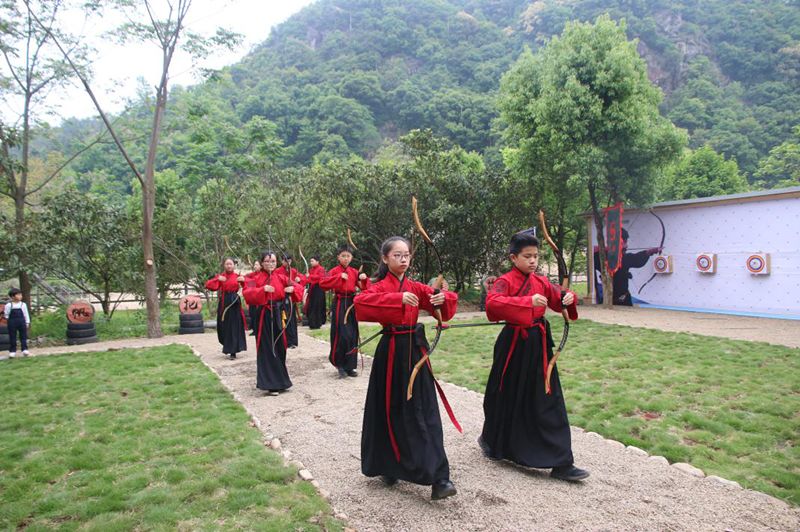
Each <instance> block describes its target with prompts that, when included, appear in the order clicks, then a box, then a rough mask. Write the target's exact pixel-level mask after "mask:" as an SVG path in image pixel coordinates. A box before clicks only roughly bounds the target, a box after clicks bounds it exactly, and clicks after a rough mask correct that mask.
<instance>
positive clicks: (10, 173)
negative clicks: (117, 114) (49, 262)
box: [0, 0, 96, 306]
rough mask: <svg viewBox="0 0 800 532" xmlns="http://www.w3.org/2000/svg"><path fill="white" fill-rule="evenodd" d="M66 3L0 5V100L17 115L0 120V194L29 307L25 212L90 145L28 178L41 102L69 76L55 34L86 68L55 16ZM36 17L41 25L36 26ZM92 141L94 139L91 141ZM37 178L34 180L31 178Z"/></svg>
mask: <svg viewBox="0 0 800 532" xmlns="http://www.w3.org/2000/svg"><path fill="white" fill-rule="evenodd" d="M65 4H66V2H65V1H64V0H40V1H38V2H32V1H26V2H25V3H24V7H23V8H22V9H19V7H18V6H17V3H16V2H13V1H3V2H0V19H2V20H3V22H2V23H0V52H2V54H3V58H4V60H5V61H4V63H5V65H4V67H5V68H3V69H2V70H0V96H2V98H3V99H4V100H5V101H6V102H7V103H9V105H10V106H11V107H12V108H13V109H15V111H17V112H19V118H18V120H17V124H19V125H18V126H8V125H5V124H3V123H2V122H1V121H0V194H2V195H4V196H7V197H8V198H10V199H11V200H12V201H13V203H14V221H13V223H12V227H13V228H12V230H11V231H10V232H9V235H13V238H11V239H10V240H9V244H10V245H11V248H12V250H13V253H12V254H11V257H9V258H10V259H11V261H10V262H11V265H12V267H13V269H14V271H16V273H17V275H18V277H19V285H20V290H22V295H23V299H24V300H25V302H26V303H27V304H28V306H30V297H31V281H30V277H29V274H30V270H29V268H30V262H31V257H30V256H29V255H28V253H27V252H26V250H27V249H28V246H27V245H26V239H27V238H28V234H29V227H28V223H27V220H26V209H27V207H28V206H29V205H30V204H31V199H32V196H33V195H34V194H36V193H38V192H39V191H41V190H42V189H43V188H45V187H46V186H47V185H48V184H49V183H50V182H51V181H52V180H53V179H55V178H56V177H57V176H58V175H59V174H60V173H61V170H63V169H64V167H65V166H67V164H69V162H71V161H72V160H73V159H74V158H75V157H77V156H78V155H79V154H80V153H83V152H84V151H86V149H88V148H89V146H91V145H92V144H94V143H91V144H90V145H89V146H86V147H84V148H83V149H80V150H78V152H77V153H75V154H74V155H73V156H71V157H69V158H67V159H66V160H65V161H62V162H61V164H58V165H56V166H55V167H54V168H50V169H48V172H46V173H44V174H43V175H41V176H34V175H32V174H31V166H30V162H31V141H32V138H33V135H34V133H33V131H34V128H35V126H36V124H37V123H38V120H39V119H40V113H41V114H44V112H47V111H49V110H50V109H49V108H48V107H47V106H46V105H45V104H44V98H45V97H46V95H47V94H48V93H49V92H50V91H52V90H54V89H57V88H58V87H62V86H64V85H65V84H66V83H68V82H69V80H70V78H71V76H72V73H71V72H70V70H69V67H68V65H67V63H66V62H65V61H63V60H60V59H59V58H58V56H56V55H54V54H57V53H58V52H57V50H55V48H54V46H53V44H54V43H53V36H54V35H58V38H59V39H60V40H61V41H62V42H63V43H64V44H65V45H66V46H68V47H70V51H71V53H72V55H73V57H74V59H75V64H76V68H78V69H80V70H83V69H84V68H85V64H86V53H87V50H86V48H85V47H82V46H79V45H78V44H77V43H76V42H75V40H74V39H73V38H72V37H71V36H69V35H67V34H65V33H64V32H62V31H60V30H59V29H58V27H59V26H62V25H63V24H62V23H60V22H59V19H58V16H59V15H60V12H61V11H62V10H63V9H64V8H65V7H66V6H65ZM36 12H38V13H39V17H38V18H39V19H40V20H41V21H42V25H39V24H37V23H36V22H35V20H36V18H37V16H36V14H35V13H36ZM95 142H96V141H95ZM36 177H38V181H34V178H36Z"/></svg>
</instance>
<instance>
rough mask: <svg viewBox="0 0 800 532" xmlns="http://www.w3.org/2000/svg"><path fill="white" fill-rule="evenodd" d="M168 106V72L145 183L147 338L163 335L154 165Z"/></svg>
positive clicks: (158, 102)
mask: <svg viewBox="0 0 800 532" xmlns="http://www.w3.org/2000/svg"><path fill="white" fill-rule="evenodd" d="M166 106H167V85H166V75H164V76H162V80H161V85H160V86H159V89H158V95H157V98H156V109H155V112H154V114H153V131H152V135H151V136H150V146H149V148H148V150H147V164H146V166H145V169H144V182H143V183H142V250H143V255H144V257H143V258H144V298H145V303H146V306H147V337H148V338H161V337H162V336H164V334H163V333H162V332H161V308H160V303H159V298H158V278H157V273H156V261H155V255H154V253H153V215H154V212H155V207H156V184H155V165H156V151H157V150H158V139H159V135H160V133H161V121H162V119H163V117H164V109H165V108H166Z"/></svg>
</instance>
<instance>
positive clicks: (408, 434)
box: [355, 273, 461, 484]
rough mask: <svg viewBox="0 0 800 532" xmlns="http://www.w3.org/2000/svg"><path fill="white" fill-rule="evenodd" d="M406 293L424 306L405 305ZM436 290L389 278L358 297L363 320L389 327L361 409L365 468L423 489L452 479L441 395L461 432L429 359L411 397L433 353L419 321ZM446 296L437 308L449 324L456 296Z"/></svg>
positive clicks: (430, 306)
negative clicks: (424, 359) (423, 360)
mask: <svg viewBox="0 0 800 532" xmlns="http://www.w3.org/2000/svg"><path fill="white" fill-rule="evenodd" d="M403 292H413V293H414V294H415V295H416V296H417V297H418V298H419V306H412V305H406V304H404V303H403ZM433 293H434V290H433V288H431V287H430V286H428V285H425V284H422V283H418V282H416V281H413V280H411V279H405V278H404V279H402V280H400V279H398V278H397V277H395V276H394V275H392V274H391V273H390V274H388V275H387V276H386V277H385V278H383V279H381V280H380V281H378V282H376V283H375V284H373V285H372V286H370V287H369V289H367V290H366V291H364V292H362V293H361V294H359V295H358V296H356V298H355V305H356V314H357V315H358V318H359V319H360V320H365V321H377V322H380V323H381V324H382V325H383V327H384V329H383V331H382V332H383V338H382V339H381V341H380V343H379V344H378V347H377V348H376V351H375V356H374V358H373V362H372V372H371V374H370V379H369V388H368V390H367V400H366V404H365V405H364V423H363V432H362V435H361V471H362V473H364V474H365V475H367V476H377V475H387V476H390V477H393V478H398V479H401V480H407V481H409V482H415V483H418V484H433V483H435V482H437V481H441V480H447V479H448V478H449V475H450V469H449V464H448V461H447V455H446V454H445V451H444V439H443V433H442V421H441V418H440V417H439V405H438V402H437V400H436V393H437V391H438V393H439V397H441V399H442V403H443V404H444V407H445V410H446V411H447V413H448V415H449V416H450V419H451V421H452V422H453V424H454V425H455V426H456V428H457V429H458V430H459V431H460V430H461V427H460V426H459V425H458V422H457V421H456V419H455V416H454V415H453V412H452V409H451V408H450V405H449V404H448V402H447V399H446V397H445V396H444V392H443V391H442V389H441V387H440V386H439V384H438V383H437V382H436V379H435V378H434V377H433V372H432V369H431V365H430V360H428V363H427V364H426V365H424V366H423V367H422V369H421V370H420V372H419V374H418V375H417V378H416V380H415V381H414V388H413V397H412V399H411V400H410V401H409V400H407V398H406V393H407V389H408V384H409V380H410V377H411V371H412V369H413V368H414V366H415V364H416V363H417V362H418V361H419V360H420V359H421V358H422V357H423V356H424V355H425V353H427V350H428V345H427V340H426V339H425V337H424V334H423V333H424V329H423V328H422V326H421V325H417V319H418V317H419V312H420V310H425V311H427V312H429V313H431V314H433V312H434V308H433V306H432V305H431V303H430V296H431V295H432V294H433ZM444 294H445V301H444V304H443V305H442V307H441V309H440V310H441V313H442V319H443V320H445V321H446V320H449V319H450V318H452V317H453V314H455V311H456V306H457V304H458V295H457V294H456V293H454V292H444Z"/></svg>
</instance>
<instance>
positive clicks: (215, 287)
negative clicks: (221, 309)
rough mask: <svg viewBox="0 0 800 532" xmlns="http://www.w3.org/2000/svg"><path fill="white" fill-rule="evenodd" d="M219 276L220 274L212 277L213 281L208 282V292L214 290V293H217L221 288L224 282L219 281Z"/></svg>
mask: <svg viewBox="0 0 800 532" xmlns="http://www.w3.org/2000/svg"><path fill="white" fill-rule="evenodd" d="M218 276H219V274H217V275H215V276H214V277H212V278H211V279H209V280H208V281H206V290H213V291H215V292H216V291H217V290H219V289H220V286H221V285H222V281H220V280H219V279H217V277H218Z"/></svg>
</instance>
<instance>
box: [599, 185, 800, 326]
mask: <svg viewBox="0 0 800 532" xmlns="http://www.w3.org/2000/svg"><path fill="white" fill-rule="evenodd" d="M656 213H657V214H658V215H659V216H660V217H661V219H662V220H663V221H664V226H665V227H666V238H665V240H664V251H663V254H664V255H671V256H672V264H673V273H672V274H659V275H656V277H655V278H654V279H653V280H652V281H651V282H650V283H649V284H648V285H647V286H645V287H644V289H643V290H642V292H641V293H640V294H639V293H637V292H638V291H639V287H641V286H642V285H643V284H644V283H645V282H646V281H647V279H649V278H650V276H651V275H652V274H653V271H654V270H653V258H652V257H651V258H650V260H649V261H648V263H647V265H646V266H644V267H642V268H639V269H631V270H630V272H631V273H632V274H633V278H632V279H631V280H630V281H629V287H630V292H631V294H632V296H633V298H634V302H635V303H636V302H637V300H639V301H638V302H640V303H646V304H652V305H657V306H668V307H682V308H688V309H698V310H699V309H707V310H719V311H735V312H742V313H755V314H770V315H775V316H776V317H778V316H781V317H798V318H800V198H791V197H789V198H770V199H764V200H755V201H754V200H753V199H750V200H747V201H742V202H741V203H735V204H731V203H721V202H720V203H717V204H706V205H700V206H691V205H679V206H671V207H664V208H656ZM623 226H624V227H625V228H626V229H627V230H628V232H629V234H630V235H629V240H628V247H629V248H630V249H631V251H632V252H636V251H638V250H636V249H635V248H648V247H656V246H658V244H659V241H660V240H661V226H660V225H659V223H658V220H657V219H656V218H655V217H654V216H653V215H652V214H650V213H648V212H646V211H645V212H634V211H631V212H626V213H625V217H624V221H623ZM592 239H593V240H592V245H594V244H596V239H595V234H594V231H593V234H592ZM755 252H764V253H769V254H770V261H771V267H770V274H769V275H763V276H758V275H752V274H750V273H749V272H748V271H747V268H746V265H745V261H746V259H747V257H748V256H749V255H750V254H752V253H755ZM699 253H716V255H717V271H716V273H713V274H702V273H700V272H698V271H696V268H695V258H696V256H697V255H698V254H699Z"/></svg>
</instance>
